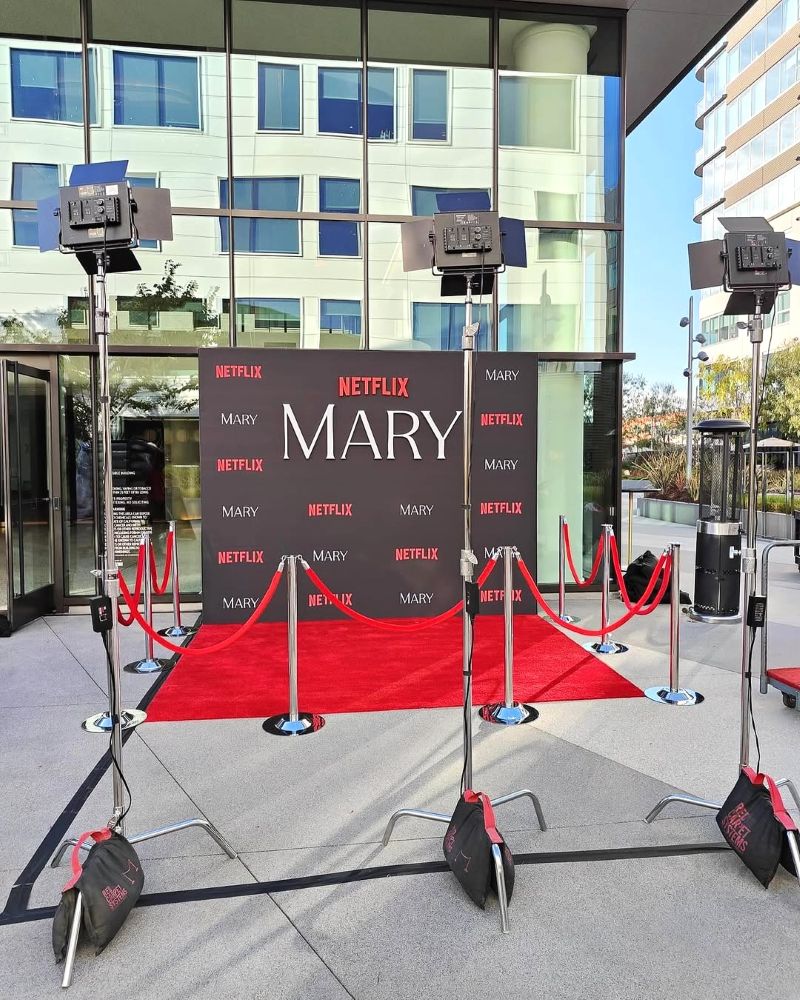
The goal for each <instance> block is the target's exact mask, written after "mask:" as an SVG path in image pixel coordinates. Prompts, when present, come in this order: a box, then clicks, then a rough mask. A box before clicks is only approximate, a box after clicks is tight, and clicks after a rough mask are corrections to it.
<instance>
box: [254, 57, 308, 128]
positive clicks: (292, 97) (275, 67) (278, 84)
mask: <svg viewBox="0 0 800 1000" xmlns="http://www.w3.org/2000/svg"><path fill="white" fill-rule="evenodd" d="M258 127H259V128H260V129H263V130H274V131H279V132H299V131H300V67H299V66H282V65H280V64H276V63H260V64H259V67H258Z"/></svg>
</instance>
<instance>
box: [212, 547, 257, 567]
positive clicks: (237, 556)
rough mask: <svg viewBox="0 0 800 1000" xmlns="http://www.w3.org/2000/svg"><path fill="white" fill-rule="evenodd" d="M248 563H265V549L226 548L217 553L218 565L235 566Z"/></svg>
mask: <svg viewBox="0 0 800 1000" xmlns="http://www.w3.org/2000/svg"><path fill="white" fill-rule="evenodd" d="M241 563H246V564H250V565H256V564H257V565H259V566H263V565H264V550H263V549H226V550H224V551H222V552H218V553H217V565H218V566H233V565H240V564H241Z"/></svg>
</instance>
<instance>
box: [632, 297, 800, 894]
mask: <svg viewBox="0 0 800 1000" xmlns="http://www.w3.org/2000/svg"><path fill="white" fill-rule="evenodd" d="M753 294H754V298H755V307H754V310H753V315H752V317H751V319H750V321H749V323H748V324H747V329H748V331H749V333H750V343H751V344H752V346H753V354H752V366H751V370H750V430H749V440H750V455H749V462H748V467H747V477H748V478H747V496H748V509H747V533H746V547H745V549H744V550H743V551H742V571H743V586H742V595H743V601H742V660H741V695H740V715H739V772H741V770H742V768H743V767H746V766H747V765H748V763H749V760H750V683H751V677H750V644H751V632H752V631H753V629H752V626H750V625H749V624H748V621H747V609H748V606H749V603H750V599H751V598H752V597H753V596H754V595H755V593H756V586H757V575H756V570H757V550H756V518H757V503H758V482H757V478H756V441H757V435H758V407H759V399H760V395H761V393H760V389H761V344H762V343H763V340H764V317H763V312H762V307H763V303H764V296H765V294H766V292H765V291H756V292H754V293H753ZM776 784H777V785H787V786H788V787H789V790H790V791H791V792H792V794H793V796H794V795H795V790H794V785H793V784H792V781H791V779H789V778H781V779H780V781H777V782H776ZM795 798H796V796H795ZM673 802H681V803H685V804H687V805H693V806H696V807H697V808H699V809H711V810H713V811H714V812H719V810H720V809H721V808H722V803H720V802H711V801H709V800H707V799H701V798H698V797H696V796H694V795H685V794H683V793H680V794H679V793H676V794H672V795H666V796H665V797H664V798H663V799H661V800H660V801H659V802H657V803H656V805H655V806H654V807H653V808H652V809H651V810H650V812H649V813H648V815H647V817H646V819H645V822H647V823H652V822H653V820H654V819H655V818H656V816H658V814H659V813H660V812H661V811H662V810H663V809H664V808H666V806H668V805H670V803H673ZM797 805H798V807H800V802H797ZM787 839H788V841H789V847H790V850H791V852H792V855H793V857H794V858H795V861H796V864H797V872H798V876H800V859H798V845H797V841H796V839H795V837H794V836H793V835H792V834H791V833H787Z"/></svg>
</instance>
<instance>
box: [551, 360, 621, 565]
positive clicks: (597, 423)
mask: <svg viewBox="0 0 800 1000" xmlns="http://www.w3.org/2000/svg"><path fill="white" fill-rule="evenodd" d="M618 374H619V373H618V366H617V365H616V364H614V363H610V362H600V361H582V362H573V361H542V362H540V364H539V404H538V405H539V420H538V432H537V433H538V439H537V455H538V458H537V466H538V473H537V482H538V490H537V498H538V499H537V532H538V549H537V557H538V562H537V571H538V573H537V578H538V579H539V580H540V581H541V582H542V583H555V582H556V581H557V580H558V518H559V515H560V514H565V515H566V516H567V521H568V523H569V525H570V529H571V530H570V538H571V543H572V551H573V554H574V556H575V565H576V566H577V568H578V571H579V572H581V573H582V574H583V575H587V574H588V573H589V571H590V569H591V563H592V557H593V556H594V552H595V548H596V546H597V542H598V539H599V538H600V533H601V528H602V525H603V524H607V523H610V522H611V520H612V514H611V510H612V506H613V503H614V488H615V482H616V479H615V464H616V454H617V384H618Z"/></svg>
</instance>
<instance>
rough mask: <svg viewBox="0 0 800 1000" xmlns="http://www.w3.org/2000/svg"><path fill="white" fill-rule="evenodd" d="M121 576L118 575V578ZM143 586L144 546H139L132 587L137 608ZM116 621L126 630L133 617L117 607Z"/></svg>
mask: <svg viewBox="0 0 800 1000" xmlns="http://www.w3.org/2000/svg"><path fill="white" fill-rule="evenodd" d="M121 577H122V574H121V573H120V578H121ZM143 584H144V545H140V546H139V561H138V562H137V564H136V583H135V584H134V585H133V594H134V603H135V604H136V606H137V607H138V605H139V601H140V600H141V599H142V585H143ZM117 621H118V622H119V623H120V625H124V626H125V627H126V628H127V627H128V625H132V624H133V615H125V614H123V613H122V611H121V610H120V607H119V605H117Z"/></svg>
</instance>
